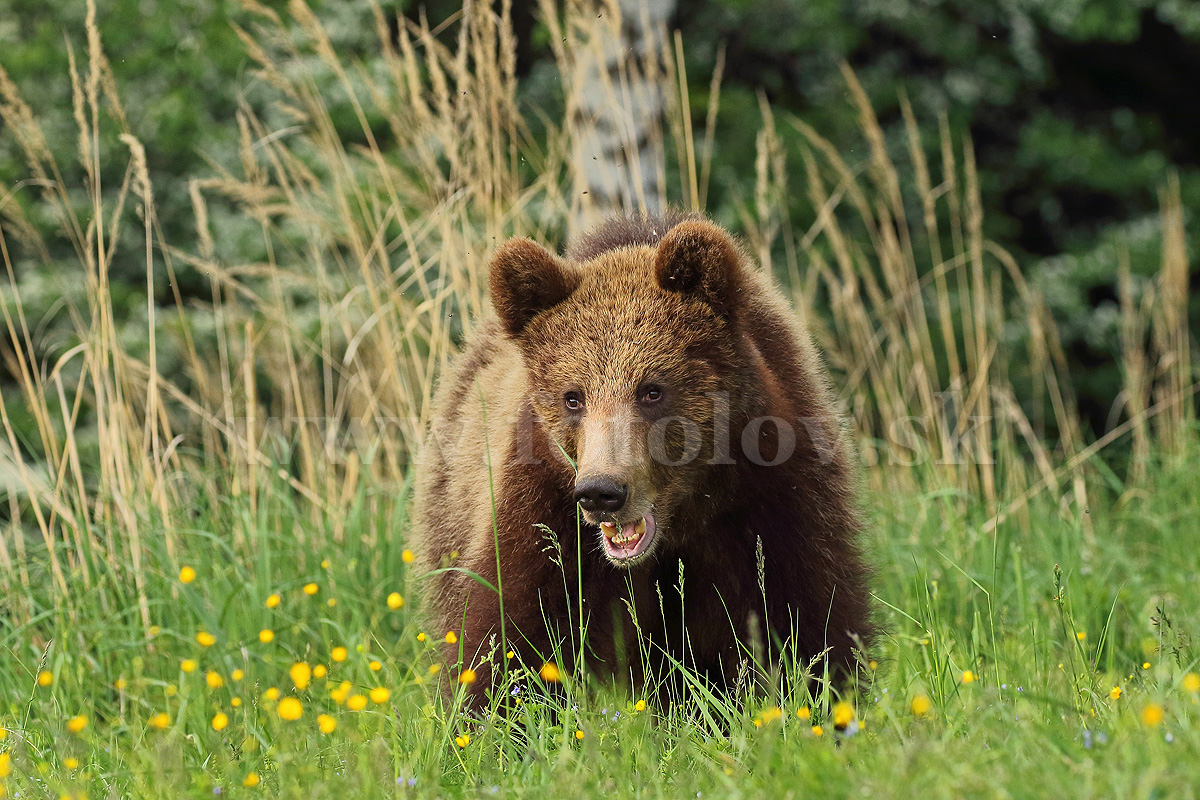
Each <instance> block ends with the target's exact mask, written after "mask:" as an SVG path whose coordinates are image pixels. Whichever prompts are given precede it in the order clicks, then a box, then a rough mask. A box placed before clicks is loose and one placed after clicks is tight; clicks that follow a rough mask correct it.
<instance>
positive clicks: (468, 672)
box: [429, 664, 475, 686]
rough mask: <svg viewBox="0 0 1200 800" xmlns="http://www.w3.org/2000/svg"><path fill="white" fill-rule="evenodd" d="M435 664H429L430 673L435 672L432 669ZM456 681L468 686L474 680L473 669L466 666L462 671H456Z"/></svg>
mask: <svg viewBox="0 0 1200 800" xmlns="http://www.w3.org/2000/svg"><path fill="white" fill-rule="evenodd" d="M436 666H437V664H431V665H430V666H429V671H430V672H431V673H432V672H436V670H435V669H434V667H436ZM458 682H459V683H462V684H466V685H468V686H470V685H471V684H472V683H474V682H475V670H473V669H469V668H468V669H464V670H463V671H462V672H460V673H458Z"/></svg>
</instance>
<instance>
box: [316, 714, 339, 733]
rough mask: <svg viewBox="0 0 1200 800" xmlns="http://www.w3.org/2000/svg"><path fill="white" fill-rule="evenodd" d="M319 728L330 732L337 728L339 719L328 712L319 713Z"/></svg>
mask: <svg viewBox="0 0 1200 800" xmlns="http://www.w3.org/2000/svg"><path fill="white" fill-rule="evenodd" d="M317 728H318V729H320V731H321V733H324V734H330V733H333V732H334V731H336V730H337V720H336V719H334V718H333V717H331V716H329V715H328V714H318V715H317Z"/></svg>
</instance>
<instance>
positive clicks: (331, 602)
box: [325, 597, 337, 608]
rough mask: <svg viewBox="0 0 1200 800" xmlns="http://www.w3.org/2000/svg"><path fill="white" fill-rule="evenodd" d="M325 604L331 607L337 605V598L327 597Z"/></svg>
mask: <svg viewBox="0 0 1200 800" xmlns="http://www.w3.org/2000/svg"><path fill="white" fill-rule="evenodd" d="M325 605H327V606H329V607H330V608H333V607H334V606H336V605H337V598H336V597H331V598H329V599H328V600H326V601H325Z"/></svg>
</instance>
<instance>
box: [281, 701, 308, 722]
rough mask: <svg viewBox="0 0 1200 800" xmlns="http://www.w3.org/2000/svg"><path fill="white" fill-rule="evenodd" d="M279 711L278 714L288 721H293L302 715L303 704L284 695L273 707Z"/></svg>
mask: <svg viewBox="0 0 1200 800" xmlns="http://www.w3.org/2000/svg"><path fill="white" fill-rule="evenodd" d="M275 710H276V711H278V712H279V716H280V717H282V718H283V719H286V720H288V721H289V722H295V721H296V720H298V719H300V717H301V716H303V715H304V706H302V705H301V704H300V701H299V700H297V699H296V698H294V697H285V698H283V699H282V700H280V701H279V706H278V707H277V708H276V709H275Z"/></svg>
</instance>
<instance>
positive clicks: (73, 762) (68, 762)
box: [63, 758, 79, 769]
mask: <svg viewBox="0 0 1200 800" xmlns="http://www.w3.org/2000/svg"><path fill="white" fill-rule="evenodd" d="M63 766H64V767H66V768H67V769H79V759H78V758H64V759H63Z"/></svg>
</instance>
